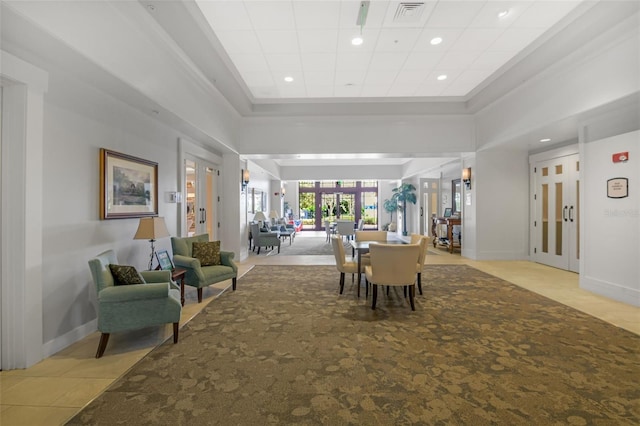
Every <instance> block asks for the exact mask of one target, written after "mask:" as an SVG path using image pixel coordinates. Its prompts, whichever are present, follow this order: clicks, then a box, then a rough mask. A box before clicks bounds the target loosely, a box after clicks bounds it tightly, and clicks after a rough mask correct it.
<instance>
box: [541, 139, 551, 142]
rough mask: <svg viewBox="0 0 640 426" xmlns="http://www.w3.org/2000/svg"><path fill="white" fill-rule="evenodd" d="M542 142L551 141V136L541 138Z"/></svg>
mask: <svg viewBox="0 0 640 426" xmlns="http://www.w3.org/2000/svg"><path fill="white" fill-rule="evenodd" d="M540 142H551V139H549V138H544V139H540Z"/></svg>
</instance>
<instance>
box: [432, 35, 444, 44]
mask: <svg viewBox="0 0 640 426" xmlns="http://www.w3.org/2000/svg"><path fill="white" fill-rule="evenodd" d="M440 43H442V37H434V38H432V39H431V44H432V45H434V46H435V45H437V44H440Z"/></svg>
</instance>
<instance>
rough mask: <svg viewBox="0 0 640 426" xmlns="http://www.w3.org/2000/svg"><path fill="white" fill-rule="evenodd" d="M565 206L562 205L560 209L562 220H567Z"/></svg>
mask: <svg viewBox="0 0 640 426" xmlns="http://www.w3.org/2000/svg"><path fill="white" fill-rule="evenodd" d="M567 208H568V207H567V206H564V209H562V219H564V221H565V222H566V221H567Z"/></svg>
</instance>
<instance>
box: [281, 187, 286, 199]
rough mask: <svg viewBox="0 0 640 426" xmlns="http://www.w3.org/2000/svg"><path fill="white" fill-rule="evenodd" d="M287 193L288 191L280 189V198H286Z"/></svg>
mask: <svg viewBox="0 0 640 426" xmlns="http://www.w3.org/2000/svg"><path fill="white" fill-rule="evenodd" d="M286 192H287V190H286V189H284V188H280V198H284V194H285V193H286Z"/></svg>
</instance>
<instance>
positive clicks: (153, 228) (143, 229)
mask: <svg viewBox="0 0 640 426" xmlns="http://www.w3.org/2000/svg"><path fill="white" fill-rule="evenodd" d="M168 236H169V231H168V230H167V225H166V224H165V223H164V217H157V216H156V217H142V218H140V223H139V224H138V230H137V231H136V235H134V236H133V239H134V240H149V242H150V243H151V256H150V258H149V270H151V267H152V266H153V258H154V256H155V254H156V249H155V247H154V244H153V243H155V242H156V240H157V239H158V238H164V237H168Z"/></svg>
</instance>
